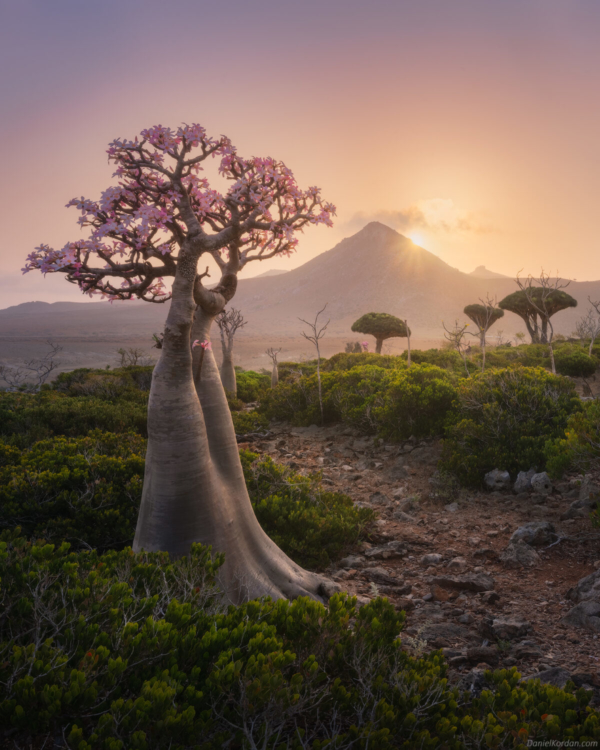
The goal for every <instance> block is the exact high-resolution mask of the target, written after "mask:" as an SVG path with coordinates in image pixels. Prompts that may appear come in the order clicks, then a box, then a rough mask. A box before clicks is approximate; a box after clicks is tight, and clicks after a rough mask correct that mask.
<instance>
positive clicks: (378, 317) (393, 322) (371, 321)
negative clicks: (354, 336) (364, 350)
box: [352, 313, 409, 354]
mask: <svg viewBox="0 0 600 750" xmlns="http://www.w3.org/2000/svg"><path fill="white" fill-rule="evenodd" d="M352 330H353V331H354V333H366V334H368V335H369V336H374V337H375V341H376V342H377V343H376V347H375V352H376V353H377V354H381V347H382V345H383V342H384V341H385V340H386V339H391V338H407V336H408V335H409V331H408V329H407V327H406V323H405V322H404V321H403V320H400V318H396V317H395V316H394V315H389V314H388V313H367V314H366V315H363V316H362V317H361V318H359V319H358V320H357V321H356V322H354V323H353V324H352Z"/></svg>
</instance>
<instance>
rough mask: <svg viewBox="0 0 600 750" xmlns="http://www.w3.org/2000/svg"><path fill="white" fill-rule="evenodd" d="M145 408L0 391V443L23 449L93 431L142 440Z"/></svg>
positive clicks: (125, 402) (126, 402) (45, 393)
mask: <svg viewBox="0 0 600 750" xmlns="http://www.w3.org/2000/svg"><path fill="white" fill-rule="evenodd" d="M146 408H147V407H146V404H145V403H136V402H135V401H133V402H131V401H129V400H127V399H123V400H120V401H118V402H117V403H111V402H110V401H106V400H104V399H101V398H97V397H90V396H74V397H69V396H66V395H64V394H62V393H56V392H54V391H50V390H46V391H42V392H41V393H39V394H37V395H28V394H20V393H7V392H1V391H0V439H2V440H4V441H5V442H6V441H9V442H11V443H13V444H14V445H19V446H22V447H25V446H28V445H31V444H32V443H34V442H35V441H37V440H42V439H44V438H49V437H52V436H55V435H65V436H67V437H79V436H83V435H87V434H88V433H89V432H90V431H91V430H96V429H98V430H101V431H103V432H115V433H126V432H137V433H139V434H140V435H143V436H146V435H147V429H146Z"/></svg>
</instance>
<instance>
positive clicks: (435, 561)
mask: <svg viewBox="0 0 600 750" xmlns="http://www.w3.org/2000/svg"><path fill="white" fill-rule="evenodd" d="M443 559H444V558H443V557H442V555H440V554H438V553H437V552H430V553H429V554H427V555H423V557H422V558H421V559H420V560H419V564H420V565H439V564H440V563H441V562H442V560H443Z"/></svg>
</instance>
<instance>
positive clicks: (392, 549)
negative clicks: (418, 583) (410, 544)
mask: <svg viewBox="0 0 600 750" xmlns="http://www.w3.org/2000/svg"><path fill="white" fill-rule="evenodd" d="M407 552H408V549H407V546H406V544H405V543H404V542H401V541H398V540H394V541H392V542H387V544H382V545H381V546H379V547H371V549H369V550H367V551H366V552H365V557H366V558H367V560H389V559H393V558H398V557H404V556H405V555H406V554H407Z"/></svg>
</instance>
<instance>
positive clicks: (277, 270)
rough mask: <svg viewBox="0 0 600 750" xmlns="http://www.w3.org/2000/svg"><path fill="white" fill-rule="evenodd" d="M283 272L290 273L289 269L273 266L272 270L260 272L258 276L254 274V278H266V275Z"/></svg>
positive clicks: (276, 274)
mask: <svg viewBox="0 0 600 750" xmlns="http://www.w3.org/2000/svg"><path fill="white" fill-rule="evenodd" d="M282 273H288V271H283V270H282V269H278V268H273V269H271V270H270V271H265V272H264V273H259V274H257V275H256V276H253V278H254V279H264V278H265V276H281V274H282Z"/></svg>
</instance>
